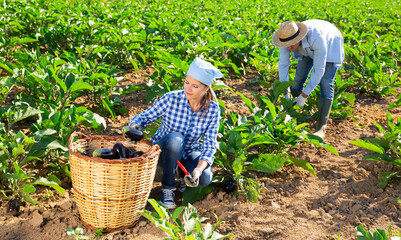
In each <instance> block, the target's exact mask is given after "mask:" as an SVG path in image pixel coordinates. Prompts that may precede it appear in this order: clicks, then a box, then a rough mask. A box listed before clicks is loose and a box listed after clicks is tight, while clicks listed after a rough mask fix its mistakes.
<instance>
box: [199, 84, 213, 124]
mask: <svg viewBox="0 0 401 240" xmlns="http://www.w3.org/2000/svg"><path fill="white" fill-rule="evenodd" d="M205 86H206V85H205ZM212 100H213V95H212V87H210V88H209V90H208V91H207V92H206V94H205V95H203V98H202V100H201V107H200V108H199V110H200V112H202V118H205V117H206V114H207V109H208V108H209V105H210V102H211V101H212Z"/></svg>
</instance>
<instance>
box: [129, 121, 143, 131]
mask: <svg viewBox="0 0 401 240" xmlns="http://www.w3.org/2000/svg"><path fill="white" fill-rule="evenodd" d="M130 127H134V128H136V129H138V130H141V127H140V126H139V125H138V124H136V123H133V124H131V125H130Z"/></svg>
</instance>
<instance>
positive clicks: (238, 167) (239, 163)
mask: <svg viewBox="0 0 401 240" xmlns="http://www.w3.org/2000/svg"><path fill="white" fill-rule="evenodd" d="M245 160H246V157H245V155H244V154H241V155H239V156H238V157H236V158H235V160H234V162H233V165H232V168H233V171H234V173H235V174H236V175H239V174H241V173H242V169H243V167H244V166H243V163H244V162H245Z"/></svg>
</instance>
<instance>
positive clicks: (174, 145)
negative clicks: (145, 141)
mask: <svg viewBox="0 0 401 240" xmlns="http://www.w3.org/2000/svg"><path fill="white" fill-rule="evenodd" d="M156 144H158V145H159V146H160V148H161V150H162V151H161V153H160V157H159V161H161V162H162V164H163V177H162V188H163V189H172V190H175V171H176V169H177V166H178V164H177V160H180V162H181V163H182V165H184V167H185V168H186V169H187V171H188V172H189V173H192V171H193V170H194V169H195V168H196V166H197V165H198V162H199V157H200V155H201V152H200V151H196V150H195V151H192V152H191V154H189V156H188V157H187V158H186V159H185V160H184V159H182V157H183V154H184V146H185V142H184V136H183V135H182V134H181V133H178V132H173V133H170V134H167V135H165V136H164V137H162V138H161V139H159V140H157V141H156ZM179 172H180V176H181V177H183V176H184V173H183V172H182V171H181V170H179ZM212 178H213V171H212V167H211V166H210V165H209V166H207V167H206V168H205V170H203V172H202V175H201V176H200V178H199V186H200V187H204V186H207V185H209V184H210V183H211V182H212Z"/></svg>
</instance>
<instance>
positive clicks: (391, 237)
mask: <svg viewBox="0 0 401 240" xmlns="http://www.w3.org/2000/svg"><path fill="white" fill-rule="evenodd" d="M355 230H356V231H357V239H358V240H399V239H401V233H400V232H399V231H397V230H395V231H393V229H392V223H390V225H389V227H388V234H386V231H384V230H383V229H376V230H375V231H374V232H370V231H367V230H365V228H364V227H363V225H359V226H358V227H356V228H355Z"/></svg>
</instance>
